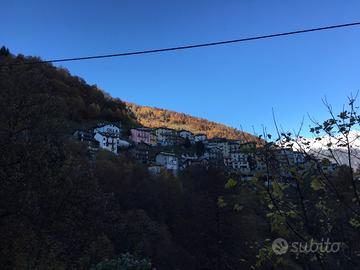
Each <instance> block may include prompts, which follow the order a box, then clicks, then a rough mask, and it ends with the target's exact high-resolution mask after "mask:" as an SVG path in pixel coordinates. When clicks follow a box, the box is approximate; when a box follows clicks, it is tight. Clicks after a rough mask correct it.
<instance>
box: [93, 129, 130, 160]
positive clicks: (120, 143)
mask: <svg viewBox="0 0 360 270" xmlns="http://www.w3.org/2000/svg"><path fill="white" fill-rule="evenodd" d="M121 131H122V130H121V128H120V127H118V126H116V125H113V124H108V125H102V126H99V127H96V128H94V139H95V140H96V141H98V142H99V146H100V148H102V149H106V150H108V151H111V152H113V153H114V154H118V147H122V148H127V147H129V146H130V143H129V142H127V141H125V140H122V139H120V135H121Z"/></svg>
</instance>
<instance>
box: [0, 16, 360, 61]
mask: <svg viewBox="0 0 360 270" xmlns="http://www.w3.org/2000/svg"><path fill="white" fill-rule="evenodd" d="M357 25H360V22H354V23H347V24H338V25H331V26H324V27H319V28H311V29H304V30H297V31H292V32H284V33H277V34H270V35H264V36H255V37H248V38H240V39H233V40H225V41H217V42H211V43H202V44H194V45H185V46H179V47H171V48H161V49H153V50H145V51H134V52H124V53H115V54H104V55H94V56H84V57H73V58H62V59H51V60H43V61H34V62H27V63H12V64H5V65H0V67H2V66H13V65H33V64H42V63H59V62H70V61H80V60H90V59H99V58H111V57H121V56H131V55H139V54H150V53H161V52H169V51H178V50H186V49H194V48H202V47H210V46H217V45H224V44H231V43H239V42H245V41H252V40H259V39H267V38H274V37H282V36H290V35H297V34H304V33H309V32H317V31H324V30H330V29H336V28H344V27H350V26H357Z"/></svg>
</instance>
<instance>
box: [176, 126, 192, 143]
mask: <svg viewBox="0 0 360 270" xmlns="http://www.w3.org/2000/svg"><path fill="white" fill-rule="evenodd" d="M178 134H179V136H180V137H181V138H184V139H188V140H189V141H190V142H191V143H194V134H193V133H192V132H191V131H188V130H185V129H183V130H180V131H179V132H178Z"/></svg>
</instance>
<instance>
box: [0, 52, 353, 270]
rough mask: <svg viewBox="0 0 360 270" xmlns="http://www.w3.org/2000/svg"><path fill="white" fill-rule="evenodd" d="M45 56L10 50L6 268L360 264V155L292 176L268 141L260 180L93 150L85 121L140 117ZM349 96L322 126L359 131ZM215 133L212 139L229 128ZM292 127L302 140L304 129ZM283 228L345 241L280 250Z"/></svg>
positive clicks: (198, 269) (4, 73) (2, 163)
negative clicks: (358, 165) (81, 134)
mask: <svg viewBox="0 0 360 270" xmlns="http://www.w3.org/2000/svg"><path fill="white" fill-rule="evenodd" d="M35 61H39V58H34V57H24V56H22V55H18V56H14V55H12V54H11V53H10V52H9V51H8V50H7V49H6V48H2V49H1V50H0V92H1V95H0V110H1V113H0V267H1V269H5V270H8V269H9V270H10V269H16V270H17V269H19V270H20V269H44V270H45V269H54V270H65V269H66V270H67V269H84V270H85V269H86V270H87V269H92V270H105V269H106V270H150V269H158V270H169V269H183V270H185V269H186V270H191V269H194V270H227V269H359V267H360V264H359V263H360V235H359V230H360V198H359V191H358V190H359V180H358V179H359V178H358V172H356V170H354V169H353V168H352V167H351V165H350V166H339V168H338V170H337V171H336V172H335V173H334V174H327V173H326V172H324V171H322V170H321V168H320V167H319V166H318V163H317V162H314V161H311V158H312V157H308V158H309V164H310V165H311V166H310V167H308V168H307V169H306V170H305V171H304V170H303V168H300V167H294V166H292V165H291V164H290V163H287V165H288V166H289V167H286V168H285V169H286V172H287V173H286V175H284V173H283V172H284V171H283V170H279V166H278V165H279V164H276V163H274V159H273V158H272V156H271V153H272V152H271V149H273V148H274V147H275V146H274V142H273V141H268V142H266V143H265V144H264V146H263V147H262V148H261V149H257V151H261V152H260V154H261V155H262V157H263V158H264V161H265V163H266V165H267V174H266V175H259V176H258V177H254V179H253V180H250V181H244V180H242V179H241V177H239V176H237V175H229V174H227V173H225V172H224V170H222V169H221V168H218V167H211V166H210V167H201V166H199V167H198V166H194V167H192V168H189V169H188V170H185V171H183V172H181V173H180V174H179V175H177V176H174V175H172V174H169V173H167V172H166V171H163V172H162V173H161V174H160V175H156V176H153V175H150V174H149V173H148V170H147V168H146V167H144V166H143V165H141V164H138V163H136V162H135V161H134V160H132V159H131V158H130V157H129V156H127V155H120V156H116V155H113V154H111V153H110V152H107V151H99V152H98V153H97V156H96V159H95V160H89V158H88V156H87V154H86V147H85V146H84V145H83V144H81V143H80V142H77V141H73V140H71V139H70V138H71V136H70V135H71V131H72V129H73V128H74V126H82V125H87V124H89V123H94V122H97V121H112V122H117V121H121V122H122V123H125V125H128V126H131V125H137V124H138V123H137V122H136V119H134V118H133V117H132V116H131V113H129V111H128V110H127V108H126V105H125V104H124V103H123V102H121V101H120V100H116V99H112V98H110V97H108V96H107V95H106V94H104V92H102V91H100V90H99V89H98V88H97V87H96V86H89V85H88V84H86V82H85V81H84V80H82V79H80V78H78V77H75V76H72V75H70V74H69V72H67V71H66V70H64V69H60V68H56V67H54V66H53V65H51V64H31V65H30V64H27V63H29V62H35ZM124 91H125V90H124ZM349 106H350V110H348V111H345V112H342V113H340V114H339V115H338V116H334V117H335V118H334V119H335V120H331V119H330V120H326V121H325V122H324V124H320V125H318V126H316V127H314V128H313V129H312V130H313V131H314V132H315V133H316V134H319V133H320V132H321V131H325V132H327V131H329V130H330V131H331V130H335V129H337V128H339V129H340V131H341V132H344V134H345V135H346V132H348V130H350V129H351V128H353V127H355V126H358V125H359V123H360V116H358V115H357V114H356V113H355V112H354V110H351V108H353V107H354V101H353V100H351V101H350V102H349ZM175 118H176V117H175ZM185 118H186V117H185ZM179 119H180V118H179ZM199 121H200V120H199ZM191 122H192V120H184V121H183V123H189V124H188V125H189V129H190V130H192V131H194V132H197V131H204V130H206V129H207V128H206V125H207V124H204V122H203V125H204V126H202V127H199V128H196V127H195V126H196V124H195V123H196V121H194V122H193V123H192V124H190V123H191ZM191 125H193V126H194V127H193V128H190V126H191ZM209 125H210V126H211V124H209ZM218 127H219V126H218ZM214 130H215V131H214V132H215V133H208V134H209V136H215V135H216V136H217V135H221V134H218V133H216V132H220V131H216V130H220V129H217V128H214ZM229 134H234V135H229ZM229 134H228V135H226V134H225V133H224V134H223V135H224V136H235V134H236V132H235V131H233V133H231V132H230V131H229ZM280 136H281V138H279V140H280V141H281V142H283V141H284V142H286V143H291V141H292V136H291V134H288V133H287V134H280ZM268 137H270V136H268ZM301 166H304V165H301ZM270 176H271V177H270ZM278 237H281V238H284V239H286V240H287V241H288V242H289V243H294V242H296V241H297V242H303V243H310V242H311V241H318V242H321V241H326V239H330V241H331V242H341V243H342V245H341V251H339V252H322V251H321V250H316V251H314V252H312V251H308V252H297V253H296V252H287V253H282V254H280V255H279V254H276V253H275V251H276V249H277V248H278V247H277V246H275V248H274V247H273V246H272V241H273V240H274V239H276V238H278ZM300 251H301V250H300Z"/></svg>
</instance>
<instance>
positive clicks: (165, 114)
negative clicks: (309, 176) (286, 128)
mask: <svg viewBox="0 0 360 270" xmlns="http://www.w3.org/2000/svg"><path fill="white" fill-rule="evenodd" d="M126 105H127V106H128V108H129V109H130V110H131V111H132V112H133V113H134V116H135V118H136V119H137V121H138V122H139V123H140V124H141V125H143V126H147V127H168V128H173V129H177V130H180V129H186V130H189V131H191V132H193V133H204V134H206V135H207V136H208V138H214V137H224V138H227V139H243V140H245V141H258V138H257V137H256V136H254V135H251V134H249V133H246V132H243V131H240V130H237V129H235V128H231V127H228V126H226V125H223V124H219V123H215V122H212V121H208V120H206V119H203V118H198V117H194V116H190V115H187V114H184V113H178V112H174V111H169V110H165V109H159V108H154V107H149V106H139V105H136V104H134V103H129V102H127V103H126Z"/></svg>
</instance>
